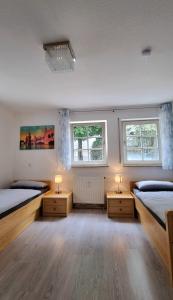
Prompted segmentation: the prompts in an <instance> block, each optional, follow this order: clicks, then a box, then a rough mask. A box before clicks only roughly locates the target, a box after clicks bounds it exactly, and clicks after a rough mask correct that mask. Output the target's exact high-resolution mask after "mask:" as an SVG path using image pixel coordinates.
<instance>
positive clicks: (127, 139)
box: [122, 119, 161, 165]
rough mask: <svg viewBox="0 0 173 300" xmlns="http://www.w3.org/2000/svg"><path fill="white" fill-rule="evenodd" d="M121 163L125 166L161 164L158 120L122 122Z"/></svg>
mask: <svg viewBox="0 0 173 300" xmlns="http://www.w3.org/2000/svg"><path fill="white" fill-rule="evenodd" d="M122 129H123V139H122V150H123V153H122V154H123V162H124V164H125V165H158V164H160V163H161V153H160V138H159V120H157V119H153V120H151V119H148V120H122Z"/></svg>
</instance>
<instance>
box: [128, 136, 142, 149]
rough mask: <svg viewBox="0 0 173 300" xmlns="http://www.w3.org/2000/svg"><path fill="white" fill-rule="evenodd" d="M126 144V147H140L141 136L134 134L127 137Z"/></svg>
mask: <svg viewBox="0 0 173 300" xmlns="http://www.w3.org/2000/svg"><path fill="white" fill-rule="evenodd" d="M127 146H128V147H141V138H140V137H135V136H129V137H127Z"/></svg>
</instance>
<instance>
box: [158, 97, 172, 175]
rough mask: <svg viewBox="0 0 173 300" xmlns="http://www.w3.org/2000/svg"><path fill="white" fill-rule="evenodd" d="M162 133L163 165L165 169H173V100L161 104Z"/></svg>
mask: <svg viewBox="0 0 173 300" xmlns="http://www.w3.org/2000/svg"><path fill="white" fill-rule="evenodd" d="M160 134H161V149H162V167H163V169H165V170H173V105H172V103H171V102H169V103H164V104H162V105H161V110H160Z"/></svg>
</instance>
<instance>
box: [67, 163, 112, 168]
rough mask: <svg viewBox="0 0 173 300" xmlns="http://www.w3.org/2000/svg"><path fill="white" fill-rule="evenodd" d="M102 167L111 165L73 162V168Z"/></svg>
mask: <svg viewBox="0 0 173 300" xmlns="http://www.w3.org/2000/svg"><path fill="white" fill-rule="evenodd" d="M98 167H99V168H100V167H109V165H108V164H72V168H98Z"/></svg>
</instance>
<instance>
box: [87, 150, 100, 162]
mask: <svg viewBox="0 0 173 300" xmlns="http://www.w3.org/2000/svg"><path fill="white" fill-rule="evenodd" d="M89 160H103V151H102V150H90V152H89Z"/></svg>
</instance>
